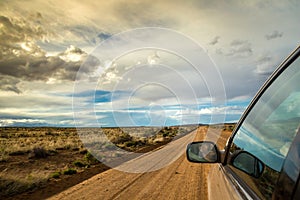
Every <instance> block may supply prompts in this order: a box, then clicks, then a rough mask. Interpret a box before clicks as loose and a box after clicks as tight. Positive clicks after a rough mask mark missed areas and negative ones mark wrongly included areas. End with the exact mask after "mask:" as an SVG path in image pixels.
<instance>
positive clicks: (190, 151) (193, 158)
mask: <svg viewBox="0 0 300 200" xmlns="http://www.w3.org/2000/svg"><path fill="white" fill-rule="evenodd" d="M186 157H187V159H188V161H190V162H195V163H219V162H220V152H219V150H218V148H217V146H216V145H215V144H214V143H213V142H209V141H201V142H192V143H190V144H188V146H187V148H186Z"/></svg>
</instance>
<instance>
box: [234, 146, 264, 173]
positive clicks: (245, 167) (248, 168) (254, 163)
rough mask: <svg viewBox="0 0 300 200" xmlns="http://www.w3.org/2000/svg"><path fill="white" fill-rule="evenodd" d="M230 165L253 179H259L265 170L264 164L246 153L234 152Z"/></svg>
mask: <svg viewBox="0 0 300 200" xmlns="http://www.w3.org/2000/svg"><path fill="white" fill-rule="evenodd" d="M231 164H232V166H234V167H235V168H237V169H239V170H241V171H243V172H245V173H246V174H248V175H250V176H252V177H255V178H259V177H260V176H261V175H262V173H263V172H264V168H265V164H264V163H263V162H262V161H260V160H259V159H258V158H256V157H255V156H254V155H252V154H250V153H249V152H247V151H238V152H236V153H235V154H234V155H233V157H232V159H231Z"/></svg>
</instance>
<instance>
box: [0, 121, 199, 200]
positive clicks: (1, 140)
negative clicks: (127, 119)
mask: <svg viewBox="0 0 300 200" xmlns="http://www.w3.org/2000/svg"><path fill="white" fill-rule="evenodd" d="M196 128H197V126H187V127H164V128H161V127H134V128H122V129H121V128H104V129H101V131H102V132H103V133H104V134H105V135H106V137H107V138H108V139H109V140H110V143H105V144H103V146H101V145H100V146H99V144H98V143H97V142H95V141H98V140H96V139H97V137H98V135H99V129H97V128H84V134H83V135H80V134H79V135H80V136H79V135H78V132H77V130H76V129H75V128H51V127H41V128H22V127H15V128H13V127H11V128H8V127H3V128H0V199H3V198H5V197H12V196H14V195H16V194H20V193H23V192H26V191H33V190H36V189H39V188H41V187H45V186H46V185H47V184H48V183H49V181H51V180H55V181H59V180H61V179H63V178H65V177H66V176H73V175H75V174H78V173H81V172H83V171H84V170H86V169H88V168H90V167H92V166H96V165H98V164H101V163H100V162H99V161H98V160H97V159H96V158H94V157H93V155H92V154H91V153H90V152H89V151H88V149H87V148H85V146H84V145H83V143H82V140H81V139H82V137H86V140H85V142H86V144H85V145H87V146H89V147H98V146H99V148H103V147H104V148H105V149H107V150H110V149H113V148H115V146H117V147H119V148H122V149H124V150H126V151H139V150H141V149H144V148H146V147H150V148H149V149H150V150H151V147H152V146H153V147H154V146H157V145H159V144H161V145H162V144H165V143H167V142H169V141H171V140H172V139H173V138H174V137H177V136H178V137H180V136H182V135H184V134H186V133H188V132H190V131H191V130H193V129H196ZM85 133H87V135H86V136H85ZM91 133H92V134H91ZM95 138H96V139H95ZM97 145H98V146H97Z"/></svg>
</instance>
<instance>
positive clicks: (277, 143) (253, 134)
mask: <svg viewBox="0 0 300 200" xmlns="http://www.w3.org/2000/svg"><path fill="white" fill-rule="evenodd" d="M299 80H300V59H299V58H298V59H297V60H295V61H294V62H293V63H292V64H291V65H290V66H289V67H288V68H287V69H285V70H284V71H283V72H282V73H281V74H280V75H279V76H278V77H277V78H276V80H275V81H274V82H273V83H272V84H271V85H270V86H269V88H268V89H267V90H266V91H265V92H264V93H263V95H262V96H261V97H260V98H259V100H258V101H257V102H256V104H255V106H254V107H253V108H252V109H251V111H250V112H249V114H248V115H247V117H246V119H245V120H244V122H243V123H242V125H241V126H240V128H239V129H238V130H237V132H236V135H235V137H234V140H233V143H232V145H231V147H230V153H231V154H234V152H236V151H240V150H243V151H246V152H249V153H250V154H252V155H253V156H255V157H257V158H258V159H259V160H260V161H262V162H263V164H264V165H265V166H266V167H265V169H264V172H263V173H262V175H261V176H260V177H258V178H254V177H251V176H250V175H247V174H246V173H243V172H242V170H237V169H236V168H234V167H233V166H231V168H232V169H233V171H234V172H236V173H237V175H238V176H240V177H241V178H242V179H243V180H244V182H245V183H246V184H247V185H248V186H249V187H251V188H252V189H253V191H254V192H255V193H257V195H258V196H260V197H261V198H271V196H272V192H273V190H274V186H275V184H276V181H277V178H278V176H279V172H280V170H281V168H282V165H283V162H284V159H285V157H286V155H287V153H288V150H289V148H290V145H291V143H292V141H293V139H294V137H295V135H296V133H297V129H298V128H299V122H300V85H299ZM245 164H246V163H245Z"/></svg>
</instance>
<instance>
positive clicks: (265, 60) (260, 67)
mask: <svg viewBox="0 0 300 200" xmlns="http://www.w3.org/2000/svg"><path fill="white" fill-rule="evenodd" d="M278 64H279V63H278V61H276V59H274V58H273V57H271V56H269V55H265V56H261V57H260V58H258V59H257V64H256V70H255V72H256V73H257V74H259V75H263V76H266V77H268V76H270V75H271V74H272V73H273V71H274V70H275V68H276V66H277V65H278Z"/></svg>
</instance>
